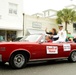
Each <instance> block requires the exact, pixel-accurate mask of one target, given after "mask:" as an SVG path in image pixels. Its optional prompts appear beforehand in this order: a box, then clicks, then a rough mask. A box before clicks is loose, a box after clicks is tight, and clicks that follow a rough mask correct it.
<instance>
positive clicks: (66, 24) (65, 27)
mask: <svg viewBox="0 0 76 75" xmlns="http://www.w3.org/2000/svg"><path fill="white" fill-rule="evenodd" d="M67 24H68V23H67V22H65V30H66V32H68V30H67Z"/></svg>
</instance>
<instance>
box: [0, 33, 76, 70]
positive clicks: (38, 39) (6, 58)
mask: <svg viewBox="0 0 76 75" xmlns="http://www.w3.org/2000/svg"><path fill="white" fill-rule="evenodd" d="M24 40H25V41H21V42H0V62H2V63H4V62H9V65H10V66H11V67H12V68H16V69H20V68H23V67H25V66H26V65H27V63H28V62H30V61H37V60H55V59H68V60H69V61H72V62H76V43H72V42H64V43H50V42H46V41H45V35H42V34H34V35H29V36H27V37H26V38H25V39H24Z"/></svg>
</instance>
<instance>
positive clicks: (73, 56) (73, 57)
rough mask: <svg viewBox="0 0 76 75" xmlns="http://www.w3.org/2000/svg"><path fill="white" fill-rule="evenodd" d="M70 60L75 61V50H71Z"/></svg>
mask: <svg viewBox="0 0 76 75" xmlns="http://www.w3.org/2000/svg"><path fill="white" fill-rule="evenodd" d="M71 58H72V61H76V52H73V53H72V55H71Z"/></svg>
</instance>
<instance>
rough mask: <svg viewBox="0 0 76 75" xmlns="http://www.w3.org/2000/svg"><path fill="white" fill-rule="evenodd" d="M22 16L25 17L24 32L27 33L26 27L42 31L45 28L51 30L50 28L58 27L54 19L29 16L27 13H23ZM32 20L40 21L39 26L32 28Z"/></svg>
mask: <svg viewBox="0 0 76 75" xmlns="http://www.w3.org/2000/svg"><path fill="white" fill-rule="evenodd" d="M24 18H25V21H24V29H25V34H26V33H27V29H36V30H38V29H40V30H44V31H45V29H46V28H47V29H48V31H49V30H51V29H52V28H56V29H58V26H57V24H56V22H55V19H50V18H42V17H35V16H29V15H25V17H24ZM33 22H34V23H40V25H41V27H40V28H33V27H32V25H33Z"/></svg>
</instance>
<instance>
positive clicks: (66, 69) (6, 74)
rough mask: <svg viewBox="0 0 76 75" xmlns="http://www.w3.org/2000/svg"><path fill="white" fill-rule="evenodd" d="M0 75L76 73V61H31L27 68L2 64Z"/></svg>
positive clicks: (62, 74) (73, 74)
mask: <svg viewBox="0 0 76 75" xmlns="http://www.w3.org/2000/svg"><path fill="white" fill-rule="evenodd" d="M0 75H76V63H69V62H68V61H66V60H64V61H55V62H53V63H51V62H46V61H44V62H38V63H37V62H36V63H34V64H33V63H30V64H28V65H27V67H26V68H24V69H20V70H12V69H11V68H10V67H9V65H1V66H0Z"/></svg>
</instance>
